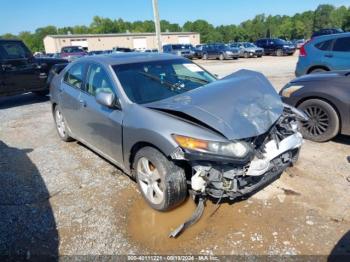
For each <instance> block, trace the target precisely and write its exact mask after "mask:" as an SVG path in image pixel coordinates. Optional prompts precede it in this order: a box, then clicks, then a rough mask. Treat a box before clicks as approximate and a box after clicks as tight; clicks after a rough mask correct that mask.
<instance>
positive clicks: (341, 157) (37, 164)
mask: <svg viewBox="0 0 350 262" xmlns="http://www.w3.org/2000/svg"><path fill="white" fill-rule="evenodd" d="M296 60H297V57H296V56H294V57H281V58H279V57H263V58H257V59H239V60H238V61H224V62H220V61H215V60H212V61H200V60H197V61H196V62H198V63H199V64H201V65H203V66H204V67H205V68H207V69H208V70H209V71H211V72H213V73H216V74H219V75H220V76H224V75H227V74H229V73H231V72H234V71H236V70H239V69H242V68H246V69H252V70H257V71H260V72H262V73H264V74H265V75H266V76H267V77H268V78H269V79H270V81H271V82H272V83H273V85H274V86H275V87H276V89H277V90H279V89H280V88H281V87H282V86H283V85H284V84H286V83H287V82H288V81H289V80H291V79H292V78H293V77H294V69H295V63H296ZM348 155H350V137H346V136H339V137H337V138H336V139H334V140H333V141H330V142H327V143H322V144H317V143H312V142H309V141H306V142H305V144H304V146H303V149H302V153H301V156H300V160H299V162H298V163H297V165H296V166H295V167H293V168H290V169H288V170H287V172H286V173H284V174H283V175H282V177H281V179H279V180H277V181H275V182H274V183H273V184H271V185H270V186H268V187H266V188H265V189H264V190H262V191H260V192H258V193H257V194H255V195H254V196H252V197H251V198H249V199H248V200H244V201H240V202H237V203H233V204H230V205H229V204H223V205H221V206H220V208H219V209H218V211H217V212H216V213H215V214H213V215H212V212H213V210H214V208H215V207H214V204H213V203H210V202H207V207H206V210H205V213H204V217H203V218H202V219H201V220H200V221H199V223H198V224H196V225H195V226H193V227H192V228H190V229H189V230H187V231H186V232H184V234H183V235H181V236H180V237H179V238H177V239H169V238H168V234H169V232H170V231H171V230H172V229H175V227H177V226H178V225H179V224H180V223H182V222H183V221H184V220H185V219H186V218H188V217H189V216H190V215H191V212H192V211H193V210H194V207H195V206H194V204H193V203H192V201H191V200H188V201H186V203H184V204H183V205H182V206H180V207H178V208H176V209H174V210H172V211H170V212H167V213H159V212H156V211H154V210H152V209H151V208H149V207H148V206H147V205H146V204H145V202H144V201H143V200H142V198H141V196H140V193H139V191H138V189H137V187H136V185H135V183H134V182H133V181H131V180H130V179H129V178H128V177H127V176H126V175H125V174H123V173H122V172H121V171H120V170H119V169H118V168H116V167H115V166H113V165H111V164H110V163H109V162H107V161H106V160H104V159H103V158H101V157H99V156H98V155H96V154H95V153H93V152H92V151H91V150H89V149H87V148H86V147H85V146H83V145H82V144H80V143H77V142H72V143H64V142H61V141H60V140H59V138H58V136H57V134H56V131H55V129H54V125H53V120H52V116H51V112H50V103H49V101H48V100H47V98H40V97H37V96H35V95H32V94H26V95H21V96H15V97H8V98H0V180H1V190H0V254H7V253H10V254H24V255H25V256H26V257H27V258H28V257H31V256H32V255H35V254H42V253H45V254H51V255H112V254H114V255H118V254H178V255H181V254H202V255H251V254H254V255H260V254H264V255H266V254H268V255H288V254H298V255H329V254H331V253H332V252H333V253H334V252H344V253H346V252H348V254H349V253H350V212H349V210H350V164H348V163H347V161H346V156H348Z"/></svg>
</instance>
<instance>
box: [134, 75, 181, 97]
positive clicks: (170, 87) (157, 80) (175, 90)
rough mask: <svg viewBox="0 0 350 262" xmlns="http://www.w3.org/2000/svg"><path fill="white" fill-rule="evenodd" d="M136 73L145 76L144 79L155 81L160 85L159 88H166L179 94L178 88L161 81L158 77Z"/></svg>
mask: <svg viewBox="0 0 350 262" xmlns="http://www.w3.org/2000/svg"><path fill="white" fill-rule="evenodd" d="M137 73H139V74H141V75H143V76H146V77H148V78H149V79H151V80H154V81H156V82H157V83H160V84H161V86H164V87H166V88H167V89H169V90H170V91H173V92H176V93H179V91H178V87H177V86H176V85H175V84H172V83H170V82H168V81H165V80H163V79H161V78H160V77H158V76H155V75H152V74H149V73H146V72H142V71H138V72H137Z"/></svg>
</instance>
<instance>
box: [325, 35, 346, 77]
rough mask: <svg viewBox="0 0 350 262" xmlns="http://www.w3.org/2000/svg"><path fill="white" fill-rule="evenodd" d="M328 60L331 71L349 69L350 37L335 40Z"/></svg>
mask: <svg viewBox="0 0 350 262" xmlns="http://www.w3.org/2000/svg"><path fill="white" fill-rule="evenodd" d="M329 59H330V60H331V62H330V64H331V66H332V69H333V70H343V69H350V36H348V37H341V38H337V39H336V40H335V42H334V45H333V51H332V52H331V53H329Z"/></svg>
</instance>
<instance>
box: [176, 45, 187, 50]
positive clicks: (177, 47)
mask: <svg viewBox="0 0 350 262" xmlns="http://www.w3.org/2000/svg"><path fill="white" fill-rule="evenodd" d="M172 48H173V50H181V49H190V45H172Z"/></svg>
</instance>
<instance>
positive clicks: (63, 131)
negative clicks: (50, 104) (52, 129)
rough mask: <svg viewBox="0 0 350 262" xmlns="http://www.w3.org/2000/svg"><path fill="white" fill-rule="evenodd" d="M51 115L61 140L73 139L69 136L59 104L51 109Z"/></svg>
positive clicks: (69, 140) (68, 140)
mask: <svg viewBox="0 0 350 262" xmlns="http://www.w3.org/2000/svg"><path fill="white" fill-rule="evenodd" d="M53 117H54V120H55V126H56V131H57V134H58V136H59V137H60V138H61V140H63V141H64V142H71V141H73V140H74V139H73V138H72V137H71V136H69V134H68V130H67V125H66V123H65V122H66V121H65V119H64V116H63V114H62V112H61V110H60V108H59V106H56V107H55V108H54V111H53Z"/></svg>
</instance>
